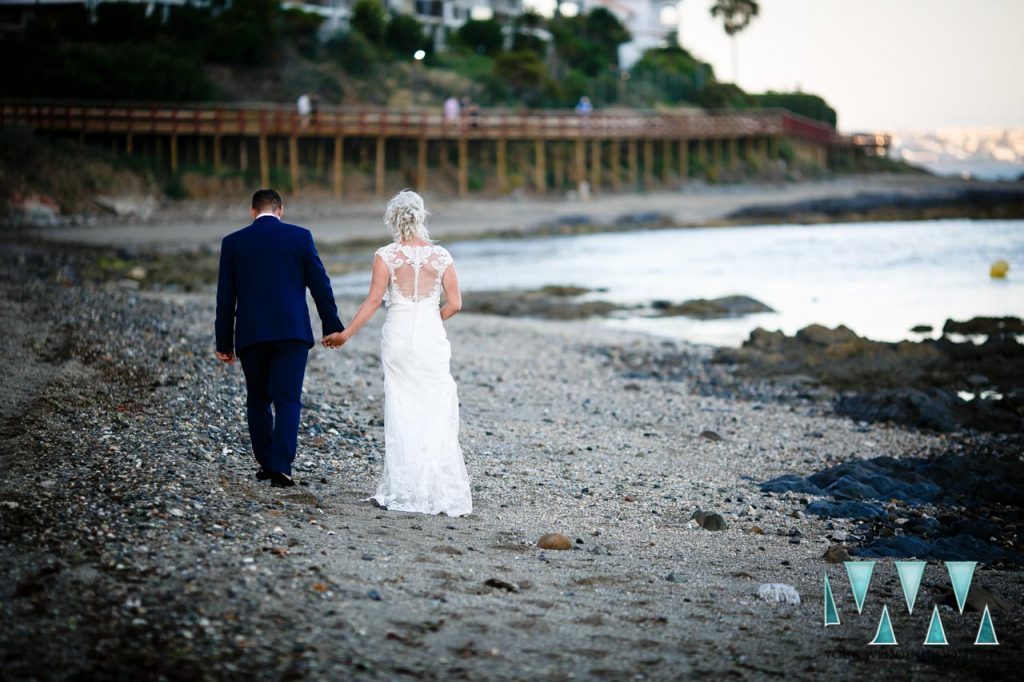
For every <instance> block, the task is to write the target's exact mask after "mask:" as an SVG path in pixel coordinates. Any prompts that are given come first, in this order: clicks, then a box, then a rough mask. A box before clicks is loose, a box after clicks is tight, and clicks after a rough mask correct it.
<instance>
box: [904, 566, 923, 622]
mask: <svg viewBox="0 0 1024 682" xmlns="http://www.w3.org/2000/svg"><path fill="white" fill-rule="evenodd" d="M927 564H928V562H927V561H897V562H896V573H898V574H899V577H900V586H901V587H902V588H903V599H904V600H906V602H907V612H908V613H910V614H911V615H913V613H914V602H916V601H917V591H918V589H919V588H920V587H921V577H922V576H923V575H924V567H925V566H926V565H927Z"/></svg>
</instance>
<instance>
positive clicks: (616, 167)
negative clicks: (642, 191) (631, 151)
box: [609, 140, 622, 189]
mask: <svg viewBox="0 0 1024 682" xmlns="http://www.w3.org/2000/svg"><path fill="white" fill-rule="evenodd" d="M609 163H610V168H611V171H612V187H613V188H615V189H621V188H622V143H621V142H619V141H618V140H612V158H611V160H610V161H609Z"/></svg>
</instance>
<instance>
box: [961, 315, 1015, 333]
mask: <svg viewBox="0 0 1024 682" xmlns="http://www.w3.org/2000/svg"><path fill="white" fill-rule="evenodd" d="M942 333H943V334H971V335H972V334H986V335H989V336H991V335H993V334H1024V320H1021V319H1020V318H1019V317H972V318H971V319H969V320H966V321H964V322H958V321H956V320H946V324H944V325H942Z"/></svg>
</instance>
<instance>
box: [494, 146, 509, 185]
mask: <svg viewBox="0 0 1024 682" xmlns="http://www.w3.org/2000/svg"><path fill="white" fill-rule="evenodd" d="M496 147H497V150H496V151H495V156H496V157H497V164H498V191H499V192H501V193H502V194H505V193H507V192H508V168H507V163H508V161H507V159H506V158H505V157H506V150H505V138H500V139H499V140H498V142H497V144H496Z"/></svg>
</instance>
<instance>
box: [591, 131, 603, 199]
mask: <svg viewBox="0 0 1024 682" xmlns="http://www.w3.org/2000/svg"><path fill="white" fill-rule="evenodd" d="M600 190H601V140H591V141H590V191H591V192H599V191H600Z"/></svg>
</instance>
